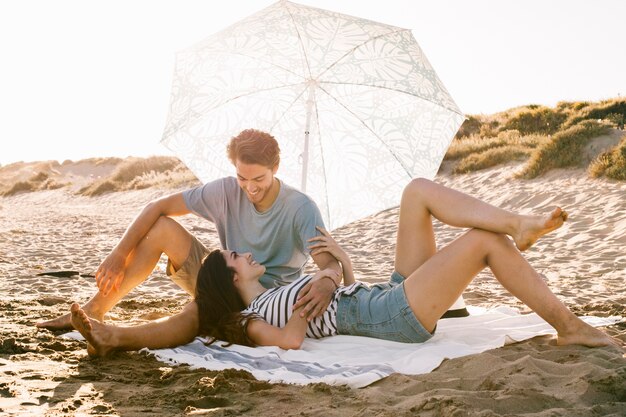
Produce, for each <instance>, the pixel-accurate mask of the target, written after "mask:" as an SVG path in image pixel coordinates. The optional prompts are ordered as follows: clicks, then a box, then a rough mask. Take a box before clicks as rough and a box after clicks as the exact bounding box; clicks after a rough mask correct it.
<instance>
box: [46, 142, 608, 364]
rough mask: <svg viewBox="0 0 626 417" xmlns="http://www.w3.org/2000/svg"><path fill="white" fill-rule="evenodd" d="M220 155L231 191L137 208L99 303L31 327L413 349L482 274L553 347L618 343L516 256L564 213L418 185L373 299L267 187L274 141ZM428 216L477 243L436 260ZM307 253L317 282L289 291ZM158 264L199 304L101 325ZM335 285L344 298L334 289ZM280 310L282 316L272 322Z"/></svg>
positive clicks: (305, 206) (105, 349) (240, 145)
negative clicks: (535, 322)
mask: <svg viewBox="0 0 626 417" xmlns="http://www.w3.org/2000/svg"><path fill="white" fill-rule="evenodd" d="M228 153H229V157H230V159H231V161H232V162H233V164H234V165H235V167H236V170H237V179H235V178H225V179H222V180H218V181H215V182H212V183H208V184H206V185H204V186H202V187H198V188H196V189H192V190H189V191H187V192H184V193H180V194H175V195H173V196H170V197H166V198H164V199H161V200H157V201H156V202H153V203H151V204H149V205H148V206H146V208H145V209H144V210H143V212H142V214H140V215H139V217H138V218H137V219H136V220H135V221H134V222H133V224H132V225H131V226H130V227H129V229H128V230H127V231H126V233H125V234H124V237H123V238H122V240H121V241H120V242H119V244H118V245H117V246H116V248H115V249H114V250H113V252H112V253H111V254H110V255H109V256H108V257H107V258H106V259H105V261H104V262H103V263H102V265H101V266H100V268H99V269H98V271H97V273H96V280H97V283H98V287H99V289H100V291H99V292H98V293H97V294H96V295H95V296H94V297H93V298H92V299H91V300H90V301H89V302H88V303H87V304H86V305H85V306H84V307H83V308H80V307H79V306H78V305H76V304H75V305H73V306H72V312H71V313H70V314H67V315H65V316H62V317H59V318H57V319H55V320H51V321H47V322H43V323H39V324H38V326H39V327H48V328H53V329H59V328H69V327H72V326H73V327H75V328H77V329H78V330H79V331H80V332H81V333H82V334H83V335H84V336H85V338H86V339H87V341H88V342H89V347H88V351H89V352H90V353H91V354H94V355H106V354H107V353H109V352H111V351H113V350H135V349H140V348H143V347H148V348H159V347H171V346H177V345H180V344H184V343H187V342H189V341H191V340H192V339H193V338H194V337H195V336H197V335H207V336H209V337H212V338H218V339H221V340H225V341H227V342H235V343H242V344H248V345H276V346H280V347H283V348H297V347H299V346H300V344H301V342H302V339H303V337H304V336H305V335H307V336H312V337H322V336H330V335H333V334H355V335H366V336H372V337H380V338H385V339H391V340H399V341H403V342H422V341H425V340H427V339H428V338H429V337H431V335H432V333H433V332H434V330H435V327H436V323H437V321H438V320H439V318H440V317H441V316H442V315H443V314H444V313H445V312H446V310H447V309H448V308H449V307H450V306H451V305H452V304H453V302H454V301H455V300H456V299H457V298H458V297H459V296H460V295H461V293H462V291H463V289H464V288H465V287H466V286H467V285H468V284H469V282H470V281H471V279H472V278H473V277H474V276H475V275H476V274H477V273H478V272H479V271H480V270H481V269H483V268H484V267H485V266H489V267H490V268H491V269H492V271H493V272H494V275H495V276H496V278H498V279H499V280H500V282H501V283H502V284H503V285H504V286H505V287H506V288H507V289H508V290H509V291H510V292H512V293H513V294H514V295H516V296H517V297H518V298H520V299H521V300H522V301H523V302H525V303H526V304H527V305H528V306H529V307H531V308H532V309H533V310H535V311H536V312H537V313H538V314H539V315H540V316H542V317H543V318H544V319H545V320H546V321H548V322H549V323H550V324H551V325H552V326H553V327H555V328H556V330H557V332H558V340H557V341H558V343H561V344H570V343H577V344H583V345H587V346H604V345H610V344H617V342H615V341H613V340H612V339H611V338H609V337H608V336H607V335H605V334H604V333H602V332H601V331H599V330H597V329H594V328H592V327H590V326H588V325H586V324H585V323H583V322H582V321H581V320H579V319H578V318H577V317H576V316H574V315H573V314H572V313H571V312H570V311H569V310H568V309H567V308H566V307H565V306H564V305H563V304H562V303H561V302H560V301H559V300H558V299H557V298H556V297H555V296H554V294H552V293H551V292H550V290H549V289H548V288H547V286H546V285H545V283H544V282H543V280H542V279H541V277H540V275H539V274H537V273H536V272H535V271H534V270H533V269H532V268H531V267H530V265H528V263H526V261H525V260H524V258H523V257H522V256H521V254H520V253H519V250H524V249H526V248H528V247H529V246H530V245H532V244H533V243H534V241H535V240H537V239H538V238H539V237H541V236H542V235H543V234H545V233H548V232H549V231H551V230H554V229H556V228H558V227H560V226H561V225H562V223H563V221H564V220H565V219H566V215H565V213H564V212H562V211H561V210H560V209H556V210H555V211H554V212H553V213H552V214H550V215H549V216H547V217H545V218H538V217H531V216H520V215H516V214H512V213H509V212H507V211H504V210H501V209H498V208H495V207H493V206H490V205H488V204H486V203H484V202H481V201H479V200H476V199H474V198H472V197H469V196H467V195H464V194H461V193H458V192H456V191H453V190H450V189H447V188H445V187H442V186H439V185H437V184H435V183H432V182H430V181H427V180H421V179H418V180H414V181H412V182H411V183H410V184H409V185H408V186H407V187H406V189H405V191H404V193H403V196H402V202H401V206H400V218H399V225H398V236H397V247H396V260H395V272H394V273H393V274H392V277H391V279H390V281H389V283H387V284H379V285H376V286H373V287H371V288H369V287H366V286H364V285H362V284H357V283H354V278H353V276H352V269H351V264H350V260H349V258H348V256H347V255H346V254H345V252H343V250H341V248H340V247H339V246H338V245H337V244H336V243H335V242H334V240H333V239H332V237H330V235H328V233H326V232H325V231H324V230H323V224H322V221H321V218H320V214H319V210H318V209H317V207H316V206H315V204H314V203H313V202H312V201H311V200H310V199H309V198H308V197H306V196H305V195H303V194H301V193H299V192H297V191H295V190H293V189H291V188H290V187H288V186H287V185H285V184H284V183H281V182H279V181H278V180H277V179H276V178H274V174H275V173H276V171H277V168H278V163H279V155H278V145H277V144H276V141H275V140H274V139H273V138H272V137H271V136H270V135H268V134H266V133H263V132H259V131H255V130H247V131H244V132H242V133H241V134H240V135H239V136H237V137H235V138H233V140H232V141H231V143H230V144H229V147H228ZM250 203H251V204H250ZM459 208H462V209H459ZM189 212H193V213H195V214H198V215H200V216H202V217H205V218H207V219H209V220H211V221H213V222H215V224H216V227H217V229H218V233H219V236H220V241H221V242H222V245H223V246H224V247H226V248H229V249H236V250H237V251H236V252H235V251H232V250H222V251H219V250H218V251H213V252H211V253H209V252H208V251H207V250H206V248H204V246H202V245H201V244H200V243H199V242H198V241H197V240H196V239H195V238H193V237H192V236H191V235H190V234H189V233H188V232H187V231H186V230H185V229H184V228H182V226H180V225H179V224H178V223H176V222H175V221H173V220H171V219H170V218H169V217H167V216H174V215H182V214H186V213H189ZM431 216H435V217H436V218H438V219H439V220H441V221H443V222H445V223H448V224H451V225H453V226H458V227H469V228H472V230H470V231H469V232H468V233H466V234H465V235H464V236H462V237H461V238H459V239H457V240H456V241H455V242H453V243H452V244H450V245H449V246H447V247H446V248H444V249H442V250H440V251H437V250H436V248H435V242H434V235H433V229H432V224H431ZM316 229H317V230H316ZM320 233H321V234H320ZM505 235H509V236H511V237H512V238H513V241H514V242H515V246H517V248H516V247H515V246H514V245H513V244H512V242H511V241H510V240H509V239H508V238H507V237H506V236H505ZM518 249H519V250H518ZM309 250H310V251H311V252H310V253H311V256H312V258H313V260H314V261H315V263H316V265H317V266H318V268H319V270H320V272H318V273H316V274H315V275H314V276H312V277H311V276H304V277H300V278H298V276H299V273H300V271H301V269H302V267H303V266H304V263H305V262H306V258H307V253H308V251H309ZM162 252H165V253H166V254H167V255H168V257H169V261H168V269H167V273H168V275H170V276H171V277H172V279H173V280H174V281H175V282H176V283H177V284H178V285H180V286H181V287H182V288H184V289H185V290H187V291H188V292H189V293H190V294H192V295H195V299H194V301H192V302H191V303H189V304H188V305H187V306H186V307H185V308H184V309H183V311H182V312H181V313H179V314H177V315H175V316H172V317H170V318H168V319H165V320H162V321H158V322H152V323H148V324H145V325H141V326H133V327H117V326H109V325H105V324H103V323H101V321H102V319H103V317H104V314H105V313H106V312H107V311H108V310H109V309H110V308H111V307H112V306H113V305H115V303H117V301H119V300H120V299H121V298H122V297H123V296H124V295H126V294H127V293H128V292H129V291H130V290H131V289H132V288H134V287H135V286H136V285H138V284H139V283H141V282H142V281H143V280H144V279H145V278H146V277H147V276H148V274H149V273H150V272H151V271H152V268H153V267H154V265H155V263H156V262H157V261H158V259H159V256H160V254H161V253H162ZM246 252H251V253H254V257H253V256H252V255H251V254H250V253H246ZM207 254H208V256H206V255H207ZM203 258H205V260H204V262H202V259H203ZM342 275H343V278H344V283H345V284H348V286H346V287H344V286H342V287H339V284H340V283H341V277H342ZM196 277H197V285H196ZM294 279H295V280H294ZM289 281H291V283H290V284H289V283H288V282H289ZM276 283H277V284H280V285H281V286H279V287H276ZM268 288H270V289H268ZM242 310H243V311H242ZM277 310H280V311H281V312H284V314H272V313H271V312H272V311H277ZM292 310H295V311H298V313H297V314H293V315H292V314H291V311H292Z"/></svg>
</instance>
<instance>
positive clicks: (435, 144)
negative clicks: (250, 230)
mask: <svg viewBox="0 0 626 417" xmlns="http://www.w3.org/2000/svg"><path fill="white" fill-rule="evenodd" d="M462 122H463V115H462V113H461V111H460V110H459V109H458V107H457V105H456V104H455V103H454V101H453V100H452V98H451V97H450V95H449V94H448V92H447V91H446V89H445V87H444V86H443V84H442V83H441V81H440V80H439V78H438V77H437V75H436V73H435V71H434V70H433V68H432V66H431V65H430V63H429V62H428V60H427V59H426V57H425V56H424V54H423V52H422V51H421V49H420V47H419V46H418V44H417V42H416V41H415V38H414V37H413V35H412V34H411V31H410V30H408V29H401V28H398V27H394V26H389V25H385V24H382V23H376V22H373V21H370V20H365V19H361V18H357V17H353V16H347V15H344V14H339V13H335V12H332V11H328V10H321V9H316V8H312V7H308V6H303V5H299V4H296V3H291V2H287V1H280V2H278V3H275V4H273V5H271V6H269V7H267V8H266V9H263V10H261V11H259V12H257V13H256V14H254V15H252V16H250V17H248V18H246V19H244V20H242V21H240V22H238V23H236V24H234V25H232V26H230V27H228V28H227V29H225V30H223V31H222V32H219V33H217V34H215V35H212V36H210V37H208V38H207V39H205V40H203V41H201V42H199V43H198V44H196V45H195V46H193V47H191V48H189V49H187V50H184V51H181V52H179V53H178V54H177V57H176V69H175V74H174V81H173V87H172V98H171V104H170V113H169V116H168V119H167V124H166V127H165V132H164V134H163V139H162V143H163V144H165V146H166V147H168V148H169V149H171V150H173V151H174V153H175V154H177V155H178V156H179V157H180V159H181V160H182V161H183V162H184V163H185V164H186V165H187V166H188V167H189V168H190V169H191V170H192V171H193V172H194V174H196V175H197V176H198V178H200V179H201V180H202V181H210V180H212V179H216V178H219V177H222V176H226V175H232V173H233V168H232V165H231V163H230V162H229V161H228V159H227V157H226V151H225V146H226V144H227V143H228V141H229V140H230V138H231V137H233V136H235V135H237V134H238V133H239V132H240V131H241V130H244V129H247V128H255V129H260V130H264V131H267V132H270V133H271V134H272V135H273V136H274V137H275V138H276V139H277V140H278V142H279V144H280V148H281V165H280V169H279V171H278V174H277V176H278V177H279V178H280V179H282V180H284V181H285V182H287V183H288V184H290V185H292V186H294V187H297V188H300V189H301V190H302V191H304V192H306V193H307V194H309V195H310V196H311V197H312V198H313V199H314V200H315V202H316V203H317V204H318V205H319V207H320V210H321V212H322V216H323V217H324V221H325V222H326V226H327V227H328V228H329V229H331V230H332V229H334V228H337V227H339V226H342V225H344V224H346V223H349V222H351V221H354V220H357V219H359V218H362V217H365V216H367V215H370V214H373V213H376V212H378V211H381V210H384V209H387V208H390V207H393V206H397V205H398V204H399V201H400V197H401V193H402V190H403V188H404V186H405V185H406V184H407V183H408V182H409V181H410V180H411V179H412V178H416V177H425V178H431V179H432V178H433V177H434V176H435V174H436V172H437V169H438V167H439V165H440V164H441V160H442V159H443V156H444V154H445V152H446V149H447V148H448V146H449V144H450V141H451V140H452V138H453V137H454V134H455V133H456V131H457V130H458V128H459V126H460V125H461V123H462Z"/></svg>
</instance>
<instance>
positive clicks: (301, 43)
mask: <svg viewBox="0 0 626 417" xmlns="http://www.w3.org/2000/svg"><path fill="white" fill-rule="evenodd" d="M283 5H284V6H285V10H287V13H289V17H290V18H291V22H292V23H293V28H294V29H295V31H296V33H297V34H298V41H299V42H300V47H301V48H302V55H303V56H304V62H305V63H306V68H307V70H309V78H311V65H309V57H308V56H307V54H306V49H304V42H302V36H301V35H300V31H299V30H298V25H296V19H294V17H293V13H291V10H289V2H288V1H285V2H283Z"/></svg>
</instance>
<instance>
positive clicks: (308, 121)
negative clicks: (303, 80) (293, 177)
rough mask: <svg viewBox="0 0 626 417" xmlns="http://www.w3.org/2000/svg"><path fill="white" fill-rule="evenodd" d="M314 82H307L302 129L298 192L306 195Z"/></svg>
mask: <svg viewBox="0 0 626 417" xmlns="http://www.w3.org/2000/svg"><path fill="white" fill-rule="evenodd" d="M315 84H316V83H315V80H310V81H309V96H308V97H307V100H306V125H305V128H304V151H303V152H302V183H301V186H300V190H301V191H302V192H303V193H306V177H307V173H308V169H309V131H310V128H311V114H312V113H313V103H314V102H315Z"/></svg>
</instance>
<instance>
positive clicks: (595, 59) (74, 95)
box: [0, 0, 626, 166]
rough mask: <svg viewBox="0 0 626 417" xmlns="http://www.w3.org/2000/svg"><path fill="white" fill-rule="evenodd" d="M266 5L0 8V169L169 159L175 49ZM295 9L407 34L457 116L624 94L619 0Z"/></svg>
mask: <svg viewBox="0 0 626 417" xmlns="http://www.w3.org/2000/svg"><path fill="white" fill-rule="evenodd" d="M273 3H274V1H261V0H254V1H246V2H243V1H239V2H233V4H229V5H228V6H227V7H223V8H220V9H219V10H214V8H212V7H211V5H210V4H207V3H206V2H202V1H199V0H187V1H181V2H176V3H174V2H168V1H159V2H148V1H145V0H144V1H137V2H132V3H127V2H122V1H119V0H118V1H112V2H109V3H106V4H93V3H89V4H84V3H83V2H80V1H76V0H71V1H67V2H64V3H55V4H49V3H47V2H45V1H42V0H36V1H32V2H28V3H21V2H11V3H9V4H7V3H2V4H1V5H0V37H1V39H3V41H0V42H2V44H1V46H2V50H3V51H4V52H5V57H6V58H7V59H6V63H7V64H5V67H4V68H3V70H2V73H3V74H2V76H1V77H0V91H3V94H2V97H0V109H1V110H2V114H3V123H2V125H1V126H0V137H1V138H2V141H3V143H4V144H5V149H4V151H3V152H2V153H1V154H0V165H1V166H5V165H8V164H10V163H13V162H18V161H23V162H32V161H43V160H56V161H59V162H62V161H64V160H73V161H77V160H81V159H86V158H90V157H128V156H139V157H145V156H150V155H172V153H171V152H169V151H168V150H167V149H166V148H165V147H163V146H162V145H160V143H159V141H160V138H161V133H162V130H163V127H164V126H165V120H166V116H167V112H168V106H169V95H170V86H171V80H172V74H173V68H174V53H175V52H176V51H178V50H181V49H184V48H186V47H188V46H190V45H192V44H194V43H196V42H197V41H199V40H201V39H203V38H205V37H207V36H210V35H212V34H213V33H216V32H218V31H220V30H221V29H223V28H225V27H227V26H229V25H230V24H232V23H235V22H236V21H238V20H240V19H242V18H244V17H246V16H248V15H250V14H252V13H254V12H256V11H257V10H260V9H262V8H264V7H267V6H269V5H270V4H273ZM299 3H302V4H306V5H310V6H313V7H319V8H325V9H330V10H334V11H337V12H340V13H345V14H350V15H354V16H359V17H363V18H367V19H370V20H376V21H380V22H383V23H387V24H390V25H394V26H399V27H404V28H408V29H411V30H412V32H413V34H414V36H415V38H416V40H417V42H418V44H419V45H420V47H421V48H422V49H423V50H424V52H425V54H426V56H427V57H428V59H429V61H430V62H431V63H432V65H433V67H434V68H435V70H436V71H437V74H438V75H439V77H440V78H441V80H442V81H443V83H444V85H445V86H446V87H447V89H448V90H449V91H450V93H451V95H452V97H453V98H454V99H455V101H456V102H457V104H458V105H459V107H460V108H461V110H462V111H463V112H464V113H465V114H466V115H469V114H493V113H498V112H501V111H504V110H508V109H510V108H513V107H519V106H524V105H529V104H539V105H546V106H550V107H553V106H554V105H556V103H557V102H559V101H594V102H595V101H600V100H605V99H610V98H619V97H622V96H623V95H624V94H625V93H626V77H624V76H623V72H624V68H626V54H625V53H624V52H626V50H625V49H626V48H624V46H623V45H622V39H623V34H621V33H620V32H621V22H620V19H621V17H622V16H624V15H626V2H619V1H616V0H603V1H598V2H595V3H593V4H592V5H590V3H588V2H584V1H581V0H578V1H567V2H566V1H563V0H558V1H552V2H549V3H546V4H544V3H543V2H541V1H539V0H532V1H527V2H524V3H523V4H522V3H513V2H506V4H501V3H500V2H494V1H490V0H480V1H473V2H462V1H456V0H448V1H443V2H438V3H437V4H429V3H427V2H424V1H418V2H414V1H413V2H412V1H408V0H393V1H389V2H387V3H385V7H380V4H379V3H378V2H366V3H365V4H363V3H358V2H356V1H344V2H341V3H338V4H334V3H333V2H332V1H330V0H317V1H300V2H299ZM33 5H34V6H35V8H34V10H37V12H38V13H36V14H34V13H33V12H32V10H33ZM538 11H540V12H538ZM76 16H79V18H76ZM138 29H139V30H138ZM9 39H11V40H10V41H9ZM7 145H8V146H7ZM7 148H8V149H7Z"/></svg>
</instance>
